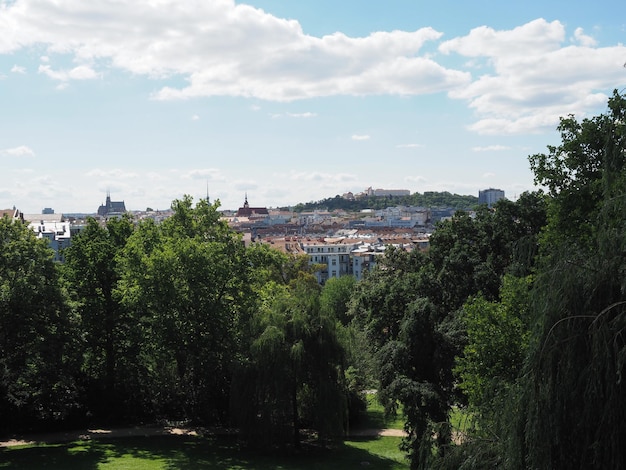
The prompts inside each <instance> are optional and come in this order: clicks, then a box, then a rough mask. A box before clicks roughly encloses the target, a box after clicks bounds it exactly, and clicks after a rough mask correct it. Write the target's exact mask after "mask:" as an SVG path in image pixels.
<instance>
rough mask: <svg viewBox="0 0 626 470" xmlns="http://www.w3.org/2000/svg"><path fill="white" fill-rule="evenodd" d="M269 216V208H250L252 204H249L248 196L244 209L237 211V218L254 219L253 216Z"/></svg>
mask: <svg viewBox="0 0 626 470" xmlns="http://www.w3.org/2000/svg"><path fill="white" fill-rule="evenodd" d="M255 215H256V216H259V215H261V216H269V215H270V214H269V212H268V210H267V207H250V204H248V195H247V194H246V199H245V201H244V203H243V207H240V208H239V209H238V210H237V216H236V217H252V216H255Z"/></svg>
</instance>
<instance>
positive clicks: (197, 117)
mask: <svg viewBox="0 0 626 470" xmlns="http://www.w3.org/2000/svg"><path fill="white" fill-rule="evenodd" d="M191 120H192V121H199V120H200V116H198V115H197V114H194V115H193V116H191Z"/></svg>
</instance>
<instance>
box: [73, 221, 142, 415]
mask: <svg viewBox="0 0 626 470" xmlns="http://www.w3.org/2000/svg"><path fill="white" fill-rule="evenodd" d="M132 231H133V225H132V221H131V220H130V218H128V217H124V218H120V219H110V220H109V221H108V222H107V223H106V225H105V226H103V225H100V224H99V223H98V221H96V220H95V219H89V220H88V222H87V226H86V227H85V229H84V230H83V231H82V232H80V234H79V235H78V236H76V237H74V238H73V239H72V245H71V246H70V247H68V248H67V249H66V250H65V259H66V262H65V265H64V266H63V274H64V276H65V279H66V282H67V283H68V286H69V291H70V295H71V298H72V300H73V301H74V308H75V309H76V312H77V314H78V317H79V318H80V325H81V326H80V328H81V332H82V335H83V336H82V339H83V345H82V348H83V352H84V353H83V355H84V364H83V368H84V371H85V380H86V386H87V393H88V397H87V398H88V400H89V407H90V410H91V411H92V412H95V414H96V416H97V417H98V418H101V419H102V418H106V419H109V418H113V419H115V418H119V417H120V413H121V414H124V413H125V412H127V411H129V410H132V409H133V405H132V404H131V403H127V401H126V398H128V394H127V393H126V390H124V384H125V383H126V376H125V373H124V371H123V367H122V365H123V364H124V363H125V362H126V361H125V359H126V358H127V349H128V347H129V342H128V341H129V333H130V332H131V331H132V329H133V324H132V319H130V318H129V317H128V315H127V312H126V311H125V310H124V308H123V307H122V306H121V305H120V303H119V301H118V300H117V299H116V297H115V295H114V292H115V289H116V287H117V282H118V280H119V273H118V255H119V253H120V251H121V250H122V248H123V247H124V245H125V243H126V240H127V238H128V237H129V236H130V234H131V233H132ZM122 403H126V406H121V404H122Z"/></svg>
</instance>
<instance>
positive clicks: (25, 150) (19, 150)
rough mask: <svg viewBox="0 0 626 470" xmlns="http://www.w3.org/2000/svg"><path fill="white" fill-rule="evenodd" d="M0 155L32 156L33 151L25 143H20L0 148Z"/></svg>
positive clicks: (33, 154)
mask: <svg viewBox="0 0 626 470" xmlns="http://www.w3.org/2000/svg"><path fill="white" fill-rule="evenodd" d="M0 156H3V157H34V156H35V152H34V151H33V149H31V148H30V147H27V146H26V145H20V146H19V147H13V148H9V149H0Z"/></svg>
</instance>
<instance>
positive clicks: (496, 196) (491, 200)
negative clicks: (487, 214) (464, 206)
mask: <svg viewBox="0 0 626 470" xmlns="http://www.w3.org/2000/svg"><path fill="white" fill-rule="evenodd" d="M500 199H504V191H502V190H501V189H494V188H489V189H483V190H481V191H478V204H487V205H488V206H489V207H493V205H494V204H495V203H496V202H498V201H499V200H500Z"/></svg>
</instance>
